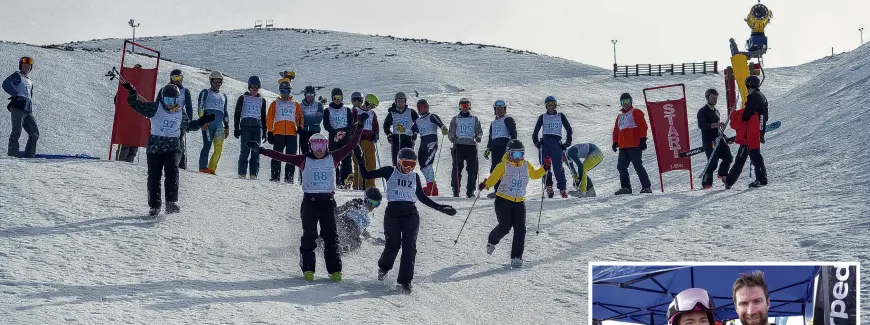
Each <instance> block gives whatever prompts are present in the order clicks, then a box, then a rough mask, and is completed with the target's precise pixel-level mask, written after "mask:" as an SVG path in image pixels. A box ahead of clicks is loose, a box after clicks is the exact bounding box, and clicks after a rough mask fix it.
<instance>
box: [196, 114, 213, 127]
mask: <svg viewBox="0 0 870 325" xmlns="http://www.w3.org/2000/svg"><path fill="white" fill-rule="evenodd" d="M211 121H214V114H213V113H208V114H205V115H203V116H202V117H200V118H199V123H200V124H202V125H206V124H209V123H211Z"/></svg>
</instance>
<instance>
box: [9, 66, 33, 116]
mask: <svg viewBox="0 0 870 325" xmlns="http://www.w3.org/2000/svg"><path fill="white" fill-rule="evenodd" d="M25 79H26V80H25ZM28 86H29V87H28ZM3 91H5V92H6V93H7V94H9V96H10V97H9V100H10V102H9V105H7V106H6V108H7V109H11V108H12V107H15V108H18V109H21V110H24V111H25V112H28V113H31V112H33V104H32V103H31V100H30V99H31V98H33V84H32V83H31V82H30V78H27V76H24V75H23V74H22V73H21V72H20V71H15V72H13V73H12V74H11V75H10V76H9V77H6V79H5V80H3Z"/></svg>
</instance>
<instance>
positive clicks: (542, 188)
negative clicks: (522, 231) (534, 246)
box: [535, 148, 550, 235]
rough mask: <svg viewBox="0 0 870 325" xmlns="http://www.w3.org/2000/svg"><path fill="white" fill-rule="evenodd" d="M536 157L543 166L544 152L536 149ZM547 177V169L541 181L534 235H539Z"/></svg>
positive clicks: (548, 171)
mask: <svg viewBox="0 0 870 325" xmlns="http://www.w3.org/2000/svg"><path fill="white" fill-rule="evenodd" d="M538 156H540V158H541V164H543V163H544V152H543V151H541V149H540V148H538ZM547 176H550V169H549V168H548V169H547V174H546V175H544V179H542V180H541V207H540V208H538V229H537V230H535V235H537V234H540V233H541V214H543V213H544V192H545V191H546V190H545V189H544V187H545V185H544V184H546V183H547Z"/></svg>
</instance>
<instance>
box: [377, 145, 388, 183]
mask: <svg viewBox="0 0 870 325" xmlns="http://www.w3.org/2000/svg"><path fill="white" fill-rule="evenodd" d="M380 144H381V138H378V141H376V142H375V162H376V163H378V169H381V155H380V154H379V153H378V147H380ZM381 185H382V186H383V187H384V191H386V190H387V181H385V180H384V178H383V177H381Z"/></svg>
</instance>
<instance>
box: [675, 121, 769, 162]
mask: <svg viewBox="0 0 870 325" xmlns="http://www.w3.org/2000/svg"><path fill="white" fill-rule="evenodd" d="M781 125H782V123H781V122H780V121H776V122H773V123H770V124H768V125H767V127H765V128H764V132H771V131H774V130H776V129H778V128H779V127H780V126H781ZM725 141H726V142H728V143H732V142H734V137H730V138H727V139H726V140H725ZM702 152H704V147H697V148H694V149H692V150H689V151H683V152H681V153H679V156H680V157H683V158H685V157H691V156H694V155H697V154H699V153H702Z"/></svg>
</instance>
